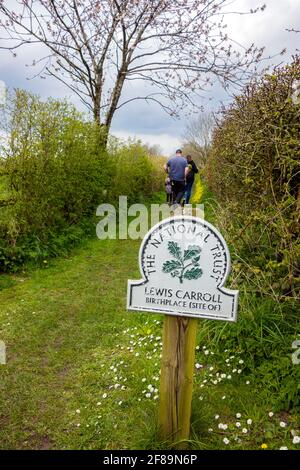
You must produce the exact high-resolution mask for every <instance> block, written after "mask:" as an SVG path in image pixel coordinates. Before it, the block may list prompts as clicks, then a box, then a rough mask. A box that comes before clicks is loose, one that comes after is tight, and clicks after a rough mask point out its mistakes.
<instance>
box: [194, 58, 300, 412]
mask: <svg viewBox="0 0 300 470" xmlns="http://www.w3.org/2000/svg"><path fill="white" fill-rule="evenodd" d="M296 80H300V59H299V58H298V57H296V58H295V59H294V62H293V63H292V64H291V65H288V66H285V67H282V68H278V69H276V70H275V71H274V73H273V74H272V75H266V76H264V77H263V78H262V79H260V80H257V81H256V82H254V83H252V84H251V85H249V86H248V87H247V88H246V89H245V91H244V93H243V94H242V95H241V96H238V97H236V98H235V101H234V102H233V104H232V105H231V106H230V107H229V108H228V109H223V110H222V119H221V121H220V123H219V126H218V127H217V128H216V130H215V132H214V136H213V142H212V149H211V153H210V155H209V159H208V162H207V165H206V167H205V169H204V177H205V180H206V183H207V185H208V189H209V190H210V191H211V193H209V192H206V194H205V197H206V208H207V207H208V211H206V212H207V213H208V214H209V216H210V217H211V218H212V220H213V222H214V224H215V225H217V226H218V227H219V228H220V230H221V232H222V233H223V235H224V237H225V239H226V240H227V242H228V243H229V246H230V251H231V254H232V258H233V263H232V272H231V279H230V281H229V284H230V285H231V287H233V288H235V289H239V290H240V293H241V295H240V305H239V316H238V322H237V323H236V324H223V325H220V324H215V325H212V324H211V323H210V324H209V323H207V322H206V323H205V325H206V326H205V328H204V329H203V331H202V335H203V337H205V338H206V340H207V339H208V340H209V341H210V342H211V343H213V344H215V345H216V347H217V349H218V350H219V352H220V355H221V354H222V353H223V351H224V349H228V350H230V351H233V352H234V351H243V352H244V353H245V356H244V357H246V370H247V372H248V374H249V376H250V375H252V381H255V383H256V384H257V387H261V388H263V390H264V393H265V397H266V400H267V401H268V402H270V403H272V404H273V405H274V406H275V407H276V408H277V409H278V410H280V409H289V408H292V407H296V406H299V404H300V402H299V382H300V366H296V365H294V364H293V363H292V352H293V350H292V343H293V341H294V340H295V339H296V335H297V334H299V333H300V322H299V307H298V303H297V301H298V300H299V280H300V262H299V254H300V244H299V214H300V211H299V209H300V159H299V138H300V106H299V104H297V102H296V101H294V100H293V99H292V93H293V84H294V82H295V81H296Z"/></svg>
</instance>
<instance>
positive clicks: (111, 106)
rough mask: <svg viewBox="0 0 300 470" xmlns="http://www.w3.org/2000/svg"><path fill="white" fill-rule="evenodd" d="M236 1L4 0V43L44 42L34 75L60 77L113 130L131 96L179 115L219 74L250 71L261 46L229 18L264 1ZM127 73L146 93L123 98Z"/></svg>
mask: <svg viewBox="0 0 300 470" xmlns="http://www.w3.org/2000/svg"><path fill="white" fill-rule="evenodd" d="M234 1H235V0H234ZM234 1H232V0H151V1H149V0H14V2H12V1H11V0H0V15H1V23H0V27H1V31H2V33H3V34H2V37H1V38H0V39H1V41H2V46H1V48H2V49H9V50H10V51H11V52H12V54H13V55H15V56H16V55H17V52H18V50H19V49H20V48H21V47H22V46H25V45H32V44H42V45H44V46H45V49H44V50H45V51H46V53H45V55H42V54H41V56H40V57H36V58H35V59H34V60H33V62H32V64H31V65H33V66H36V67H38V69H37V71H36V75H35V76H37V75H40V76H41V77H42V78H45V77H46V76H47V75H50V76H53V77H56V78H57V79H58V80H60V81H61V82H62V83H64V84H65V85H66V86H68V87H69V88H70V89H71V90H72V92H74V93H76V94H77V95H78V96H79V98H80V99H81V100H82V101H83V103H84V104H85V105H86V106H87V107H88V108H89V109H90V110H91V111H92V113H93V115H94V119H95V120H96V121H97V122H98V123H99V124H100V125H101V126H105V128H106V129H107V131H109V129H110V126H111V122H112V119H113V116H114V114H115V112H116V110H118V109H120V108H121V107H122V106H124V105H125V104H127V103H128V102H130V101H134V100H141V99H144V100H147V102H155V103H157V104H159V105H160V106H162V107H163V109H164V110H165V111H167V112H168V113H169V114H170V115H172V116H176V115H178V114H180V112H181V110H182V109H183V107H185V108H186V107H187V108H189V109H191V107H192V106H193V105H194V104H195V99H196V96H197V95H198V94H199V93H200V92H202V91H203V90H204V89H205V88H206V86H207V85H209V84H210V83H212V82H213V81H215V80H218V81H220V82H221V83H222V84H223V85H224V86H226V85H228V84H229V83H239V82H240V81H241V80H242V79H244V78H247V76H248V73H250V70H253V67H252V66H255V65H254V64H256V63H257V62H258V61H259V60H260V59H261V57H262V54H263V49H258V48H256V47H255V46H254V45H253V44H252V45H251V46H250V47H249V48H245V47H242V46H241V45H239V44H238V43H236V42H235V41H234V40H233V39H231V38H230V37H229V36H228V34H227V33H226V24H225V18H226V15H228V14H246V13H256V12H257V11H259V10H264V8H265V6H261V7H258V8H256V9H254V10H251V11H250V12H244V13H243V12H234V11H230V8H229V6H230V5H232V3H234ZM13 5H15V8H14V6H13ZM126 81H128V82H129V81H130V82H136V81H143V82H144V83H145V84H146V86H145V87H144V89H145V91H146V93H145V95H143V96H140V95H139V94H135V95H134V96H133V97H131V98H129V99H127V100H125V101H124V100H123V101H122V99H121V97H122V92H123V88H124V83H125V82H126ZM148 85H149V86H148Z"/></svg>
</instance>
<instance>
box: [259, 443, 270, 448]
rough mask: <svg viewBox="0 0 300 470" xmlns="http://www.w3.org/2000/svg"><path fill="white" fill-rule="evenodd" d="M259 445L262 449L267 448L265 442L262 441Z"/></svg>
mask: <svg viewBox="0 0 300 470" xmlns="http://www.w3.org/2000/svg"><path fill="white" fill-rule="evenodd" d="M260 447H261V448H262V449H267V448H268V446H267V444H265V443H263V444H262V445H261V446H260Z"/></svg>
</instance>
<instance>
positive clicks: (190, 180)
mask: <svg viewBox="0 0 300 470" xmlns="http://www.w3.org/2000/svg"><path fill="white" fill-rule="evenodd" d="M186 160H187V163H188V167H189V172H188V174H187V177H186V185H185V189H184V201H185V204H189V202H190V198H191V194H192V189H193V184H194V181H195V174H196V173H199V170H198V168H197V165H196V163H195V162H194V160H193V159H192V156H191V155H187V156H186Z"/></svg>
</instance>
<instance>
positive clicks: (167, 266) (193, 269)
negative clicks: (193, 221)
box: [162, 242, 203, 284]
mask: <svg viewBox="0 0 300 470" xmlns="http://www.w3.org/2000/svg"><path fill="white" fill-rule="evenodd" d="M168 251H169V253H170V254H171V255H172V256H173V258H174V259H172V260H170V261H166V262H165V263H164V264H163V269H162V270H163V272H164V273H169V274H171V276H172V277H178V278H179V281H180V283H181V284H182V283H183V280H184V279H187V280H192V279H199V278H200V277H201V276H202V274H203V271H202V269H201V268H200V264H199V260H200V253H201V248H200V247H199V246H197V245H190V246H188V247H187V249H186V250H184V251H183V253H182V250H181V248H180V246H179V245H178V243H176V242H169V243H168Z"/></svg>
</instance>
